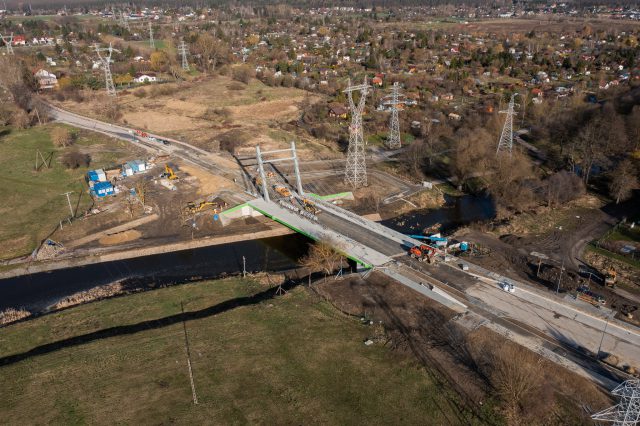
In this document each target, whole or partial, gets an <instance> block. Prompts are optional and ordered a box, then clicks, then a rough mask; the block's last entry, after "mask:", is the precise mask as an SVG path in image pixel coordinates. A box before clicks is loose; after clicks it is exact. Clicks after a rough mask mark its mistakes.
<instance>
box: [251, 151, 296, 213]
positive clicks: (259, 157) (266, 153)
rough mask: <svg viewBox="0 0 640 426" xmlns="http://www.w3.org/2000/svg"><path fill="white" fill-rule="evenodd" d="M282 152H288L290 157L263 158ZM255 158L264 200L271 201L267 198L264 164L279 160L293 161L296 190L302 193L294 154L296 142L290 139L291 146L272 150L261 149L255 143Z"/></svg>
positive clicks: (267, 187)
mask: <svg viewBox="0 0 640 426" xmlns="http://www.w3.org/2000/svg"><path fill="white" fill-rule="evenodd" d="M282 152H290V153H291V156H290V157H284V158H272V159H265V158H264V157H265V156H267V157H268V156H270V155H273V154H279V153H282ZM256 159H257V160H258V173H259V174H260V180H261V181H262V182H261V186H262V197H263V198H264V200H265V201H271V200H270V199H269V186H268V184H267V175H266V173H265V172H264V165H265V164H273V163H278V162H281V161H293V169H294V172H295V175H296V190H297V191H298V195H303V194H304V191H303V190H302V180H301V179H300V168H299V165H298V155H297V154H296V143H295V142H294V141H291V148H287V149H276V150H273V151H261V150H260V145H256Z"/></svg>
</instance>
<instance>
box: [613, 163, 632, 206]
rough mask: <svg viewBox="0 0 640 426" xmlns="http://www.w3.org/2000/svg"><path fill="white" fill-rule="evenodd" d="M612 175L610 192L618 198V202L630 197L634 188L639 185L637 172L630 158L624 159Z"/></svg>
mask: <svg viewBox="0 0 640 426" xmlns="http://www.w3.org/2000/svg"><path fill="white" fill-rule="evenodd" d="M610 175H611V181H610V182H609V192H610V193H611V196H612V197H613V198H615V199H616V204H618V203H620V201H623V200H626V199H628V198H629V197H630V196H631V193H632V191H633V189H634V188H637V187H638V176H637V172H636V170H635V167H634V166H633V163H632V162H631V161H630V160H629V159H624V160H622V162H620V164H618V167H616V168H614V169H613V170H612V171H611V173H610Z"/></svg>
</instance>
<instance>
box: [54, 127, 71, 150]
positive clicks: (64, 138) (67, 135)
mask: <svg viewBox="0 0 640 426" xmlns="http://www.w3.org/2000/svg"><path fill="white" fill-rule="evenodd" d="M50 135H51V142H53V145H54V146H57V147H65V146H70V145H73V139H74V135H73V133H71V131H70V130H69V129H67V128H66V127H55V128H54V129H53V130H51V133H50Z"/></svg>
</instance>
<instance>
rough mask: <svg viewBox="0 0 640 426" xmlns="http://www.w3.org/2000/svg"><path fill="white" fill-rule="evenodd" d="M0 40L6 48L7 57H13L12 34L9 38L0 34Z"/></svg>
mask: <svg viewBox="0 0 640 426" xmlns="http://www.w3.org/2000/svg"><path fill="white" fill-rule="evenodd" d="M0 39H1V40H2V42H3V43H4V45H5V46H6V48H7V55H13V33H11V35H10V36H3V35H2V34H0Z"/></svg>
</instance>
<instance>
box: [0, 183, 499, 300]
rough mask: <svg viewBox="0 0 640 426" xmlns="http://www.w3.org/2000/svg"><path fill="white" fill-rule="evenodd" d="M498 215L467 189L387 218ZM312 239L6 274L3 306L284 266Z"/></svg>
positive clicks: (417, 222) (413, 221) (0, 285)
mask: <svg viewBox="0 0 640 426" xmlns="http://www.w3.org/2000/svg"><path fill="white" fill-rule="evenodd" d="M494 215H495V207H494V205H493V202H492V201H491V199H490V198H485V197H475V196H470V195H465V196H462V197H448V198H447V204H446V205H445V206H444V207H442V208H440V209H435V210H423V211H418V212H413V213H411V214H408V215H403V216H400V217H398V218H395V219H390V220H387V221H384V222H383V224H384V225H386V226H389V227H390V228H393V229H395V230H397V231H399V232H403V233H406V234H419V233H421V232H422V229H423V228H425V227H428V226H432V225H434V224H436V223H439V224H441V225H442V229H443V230H445V231H446V230H451V229H453V228H455V227H458V226H462V225H466V224H469V223H472V222H477V221H482V220H487V219H490V218H492V217H493V216H494ZM309 244H310V240H309V239H307V238H306V237H304V236H302V235H299V234H295V235H287V236H283V237H275V238H267V239H263V240H253V241H241V242H237V243H231V244H225V245H219V246H211V247H202V248H197V249H191V250H183V251H177V252H172V253H164V254H156V255H151V256H145V257H138V258H134V259H125V260H119V261H113V262H104V263H99V264H93V265H87V266H79V267H73V268H67V269H59V270H54V271H50V272H41V273H36V274H31V275H24V276H21V277H15V278H8V279H4V280H0V311H2V310H4V309H7V308H10V307H13V308H25V309H28V310H30V311H36V312H37V311H42V310H44V309H46V308H47V307H48V306H50V305H52V304H54V303H55V302H57V301H59V300H60V299H63V298H64V297H67V296H70V295H72V294H74V293H77V292H80V291H84V290H89V289H91V288H94V287H97V286H101V285H105V284H109V283H112V282H116V281H122V282H124V283H125V284H126V288H131V289H135V288H149V287H150V286H152V287H156V286H162V285H170V284H175V283H180V282H186V281H194V280H199V279H210V278H216V277H220V276H221V275H225V274H239V273H241V272H242V261H243V259H242V258H243V256H244V258H245V259H246V269H247V271H248V272H256V271H272V272H273V271H275V272H277V271H284V270H288V269H292V268H295V267H296V266H297V261H298V259H300V258H301V257H302V256H304V255H305V254H306V253H307V251H308V248H309Z"/></svg>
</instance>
